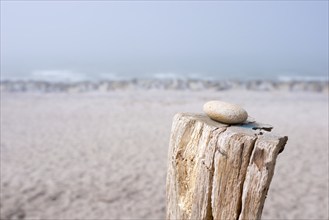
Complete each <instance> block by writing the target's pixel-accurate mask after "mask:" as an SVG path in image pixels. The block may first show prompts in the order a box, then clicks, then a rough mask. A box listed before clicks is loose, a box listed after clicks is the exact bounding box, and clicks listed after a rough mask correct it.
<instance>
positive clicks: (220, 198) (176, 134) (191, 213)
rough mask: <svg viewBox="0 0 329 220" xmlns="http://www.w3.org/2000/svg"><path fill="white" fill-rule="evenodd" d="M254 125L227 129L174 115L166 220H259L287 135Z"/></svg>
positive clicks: (194, 116)
mask: <svg viewBox="0 0 329 220" xmlns="http://www.w3.org/2000/svg"><path fill="white" fill-rule="evenodd" d="M271 129H272V127H270V126H267V125H262V124H258V123H255V122H248V121H247V122H245V123H243V124H239V125H227V124H222V123H219V122H216V121H214V120H211V119H210V118H209V117H208V116H206V115H202V114H189V113H180V114H177V115H175V117H174V121H173V125H172V131H171V140H170V146H169V155H168V156H169V157H168V173H167V219H198V220H202V219H204V220H210V219H223V220H227V219H239V220H242V219H260V218H261V214H262V209H263V206H264V202H265V198H266V194H267V191H268V189H269V186H270V183H271V179H272V176H273V174H274V167H275V162H276V158H277V155H278V154H279V153H280V152H281V151H282V150H283V148H284V146H285V144H286V142H287V139H288V138H287V137H281V136H276V135H273V134H272V133H271Z"/></svg>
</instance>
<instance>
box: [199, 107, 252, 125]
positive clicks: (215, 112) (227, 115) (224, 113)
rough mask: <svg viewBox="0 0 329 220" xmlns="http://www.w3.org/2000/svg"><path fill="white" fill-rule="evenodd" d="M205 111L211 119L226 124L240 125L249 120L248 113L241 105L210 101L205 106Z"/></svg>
mask: <svg viewBox="0 0 329 220" xmlns="http://www.w3.org/2000/svg"><path fill="white" fill-rule="evenodd" d="M203 111H204V112H205V113H206V114H207V115H208V116H209V118H211V119H213V120H215V121H218V122H222V123H225V124H239V123H242V122H244V121H246V120H247V118H248V113H247V112H246V110H244V109H243V108H242V107H240V106H239V105H235V104H231V103H227V102H221V101H209V102H207V103H206V104H204V106H203Z"/></svg>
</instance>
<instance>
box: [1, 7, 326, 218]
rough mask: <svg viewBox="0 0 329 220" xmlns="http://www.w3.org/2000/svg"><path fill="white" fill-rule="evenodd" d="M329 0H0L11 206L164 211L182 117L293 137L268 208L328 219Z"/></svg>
mask: <svg viewBox="0 0 329 220" xmlns="http://www.w3.org/2000/svg"><path fill="white" fill-rule="evenodd" d="M328 7H329V5H328V1H231V2H230V1H122V2H119V1H1V76H0V90H1V109H0V110H1V180H0V181H1V188H0V189H1V195H0V196H1V203H0V204H1V205H0V208H1V213H0V216H1V219H44V220H46V219H164V218H165V204H166V199H165V184H166V169H167V151H168V144H169V136H170V129H171V122H172V117H173V115H174V114H175V113H177V112H197V113H201V112H202V105H203V104H204V103H205V102H206V101H208V100H212V99H219V100H224V101H229V102H233V103H237V104H240V105H242V106H243V107H244V108H245V109H246V110H247V111H248V113H249V114H250V115H251V116H252V117H254V118H255V119H256V120H257V121H260V122H263V123H268V124H272V125H273V126H274V127H275V129H274V131H275V132H277V133H279V134H282V135H287V136H289V141H288V144H287V146H286V149H285V151H284V152H283V153H282V154H280V156H279V158H278V161H277V167H276V174H275V175H274V178H273V181H272V185H271V188H270V191H269V195H268V198H267V200H266V204H265V207H264V211H263V219H328V218H329V214H328V209H329V207H328V195H329V191H328V188H329V187H328V182H329V178H328V173H329V170H328V169H329V168H328V167H329V162H328V161H329V158H328V157H329V154H328V144H329V143H328V142H329V141H328V132H329V131H328V130H329V129H328V91H329V85H328V68H329V64H328V60H329V59H328V58H329V57H328V47H329V45H328V20H329V19H328Z"/></svg>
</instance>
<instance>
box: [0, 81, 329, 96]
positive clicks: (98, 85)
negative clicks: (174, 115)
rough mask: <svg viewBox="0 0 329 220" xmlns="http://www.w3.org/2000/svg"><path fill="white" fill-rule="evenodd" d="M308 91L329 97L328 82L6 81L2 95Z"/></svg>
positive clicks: (3, 84) (0, 88) (0, 84)
mask: <svg viewBox="0 0 329 220" xmlns="http://www.w3.org/2000/svg"><path fill="white" fill-rule="evenodd" d="M231 89H243V90H254V91H276V90H280V91H281V90H282V91H292V92H294V91H308V92H317V93H328V92H329V82H328V81H325V80H323V81H315V80H313V81H312V80H310V81H308V80H202V79H129V80H101V81H79V82H49V81H33V80H4V81H1V82H0V91H1V92H44V93H53V92H55V93H58V92H60V93H80V92H97V91H98V92H111V91H115V90H187V91H203V90H213V91H222V90H231Z"/></svg>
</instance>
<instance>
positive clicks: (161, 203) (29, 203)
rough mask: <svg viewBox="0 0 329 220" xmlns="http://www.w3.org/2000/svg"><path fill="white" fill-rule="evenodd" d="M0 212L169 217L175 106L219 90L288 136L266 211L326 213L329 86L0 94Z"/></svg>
mask: <svg viewBox="0 0 329 220" xmlns="http://www.w3.org/2000/svg"><path fill="white" fill-rule="evenodd" d="M1 96H2V97H1V98H2V99H1V219H19V218H22V219H24V218H25V219H42V220H47V219H94V220H96V219H128V218H130V219H147V218H148V219H163V218H165V181H166V166H167V165H166V164H167V150H168V141H169V135H170V129H171V122H172V117H173V115H174V114H175V113H177V112H201V111H202V105H203V103H204V102H205V101H208V100H212V99H219V100H223V101H229V102H233V103H237V104H240V105H242V106H243V107H245V109H247V111H248V112H249V114H250V115H251V116H252V117H254V118H255V119H256V120H257V121H259V122H263V123H269V124H272V125H273V126H274V131H275V132H276V133H279V134H282V135H287V136H289V140H288V143H287V145H286V148H285V150H284V151H283V153H282V154H280V155H279V157H278V160H277V166H276V170H275V175H274V178H273V181H272V184H271V187H270V190H269V193H268V197H267V200H266V203H265V207H264V211H263V219H328V217H329V216H328V181H329V179H328V173H329V171H328V94H323V93H322V94H319V93H302V92H299V93H294V92H280V91H276V92H253V91H237V90H230V91H222V92H213V91H202V92H188V91H159V90H157V91H115V92H109V93H103V94H100V93H98V94H92V93H89V94H86V93H80V94H55V93H53V94H28V93H17V94H14V93H3V94H2V95H1Z"/></svg>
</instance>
